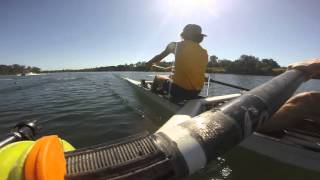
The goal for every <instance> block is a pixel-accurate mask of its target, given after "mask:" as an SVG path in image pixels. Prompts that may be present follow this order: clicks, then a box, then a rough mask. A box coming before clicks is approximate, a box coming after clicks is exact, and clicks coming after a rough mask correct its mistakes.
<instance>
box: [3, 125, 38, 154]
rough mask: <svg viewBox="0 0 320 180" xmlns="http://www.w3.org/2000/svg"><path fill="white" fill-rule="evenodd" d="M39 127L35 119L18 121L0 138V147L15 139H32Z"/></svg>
mask: <svg viewBox="0 0 320 180" xmlns="http://www.w3.org/2000/svg"><path fill="white" fill-rule="evenodd" d="M40 128H41V127H40V125H39V123H38V121H36V120H34V121H25V122H21V123H18V124H17V125H15V126H14V128H13V130H11V132H10V133H8V134H7V135H6V136H5V137H3V138H0V148H2V147H4V146H5V145H7V144H10V143H13V142H16V141H22V140H32V139H33V138H34V136H35V135H36V134H37V133H38V131H39V130H40Z"/></svg>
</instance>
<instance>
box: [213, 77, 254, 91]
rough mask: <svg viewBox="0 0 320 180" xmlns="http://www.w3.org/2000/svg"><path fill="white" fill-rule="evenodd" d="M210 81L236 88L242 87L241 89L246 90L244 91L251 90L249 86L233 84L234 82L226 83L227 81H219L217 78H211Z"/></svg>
mask: <svg viewBox="0 0 320 180" xmlns="http://www.w3.org/2000/svg"><path fill="white" fill-rule="evenodd" d="M210 82H212V83H216V84H221V85H224V86H229V87H232V88H236V89H241V90H244V91H250V89H247V88H244V87H241V86H237V85H233V84H229V83H225V82H221V81H217V80H213V79H210Z"/></svg>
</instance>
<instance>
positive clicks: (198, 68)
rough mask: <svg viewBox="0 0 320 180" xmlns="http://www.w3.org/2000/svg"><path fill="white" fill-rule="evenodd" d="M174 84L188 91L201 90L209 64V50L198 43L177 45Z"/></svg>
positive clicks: (180, 43)
mask: <svg viewBox="0 0 320 180" xmlns="http://www.w3.org/2000/svg"><path fill="white" fill-rule="evenodd" d="M176 44H177V46H176V49H175V72H174V75H173V83H175V84H176V85H178V86H180V87H182V88H184V89H187V90H201V89H202V87H203V84H204V81H205V72H206V67H207V64H208V53H207V50H205V49H203V48H202V47H201V46H200V45H199V44H198V43H195V42H192V41H181V42H179V43H176Z"/></svg>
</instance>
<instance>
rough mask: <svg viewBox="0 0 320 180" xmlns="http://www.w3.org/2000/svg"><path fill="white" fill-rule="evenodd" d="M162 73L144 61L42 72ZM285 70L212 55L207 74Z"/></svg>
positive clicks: (12, 70)
mask: <svg viewBox="0 0 320 180" xmlns="http://www.w3.org/2000/svg"><path fill="white" fill-rule="evenodd" d="M158 65H159V66H162V67H170V66H172V65H173V63H172V62H165V61H164V62H160V63H159V64H158ZM153 70H155V71H163V70H161V69H151V70H150V69H149V68H148V67H147V66H146V62H145V61H139V62H137V63H131V64H122V65H117V66H104V67H96V68H87V69H79V70H69V69H64V70H57V71H43V72H102V71H153ZM285 70H286V68H285V67H280V65H279V64H278V63H277V62H276V61H275V60H273V59H270V58H262V59H260V58H258V57H256V56H252V55H241V56H240V57H239V58H238V59H235V60H229V59H219V58H218V57H217V56H215V55H212V56H210V58H209V62H208V66H207V72H208V73H230V74H250V75H278V74H281V73H282V72H284V71H285ZM25 71H27V72H34V73H39V72H40V71H41V69H40V68H37V67H30V66H28V67H26V66H22V65H18V64H13V65H9V66H6V65H0V74H1V75H4V74H19V73H22V72H25Z"/></svg>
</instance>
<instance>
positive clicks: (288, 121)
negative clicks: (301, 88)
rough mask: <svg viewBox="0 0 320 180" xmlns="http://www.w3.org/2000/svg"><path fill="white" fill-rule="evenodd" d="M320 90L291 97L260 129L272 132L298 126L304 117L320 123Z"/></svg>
mask: <svg viewBox="0 0 320 180" xmlns="http://www.w3.org/2000/svg"><path fill="white" fill-rule="evenodd" d="M319 106H320V92H315V91H313V92H303V93H300V94H297V95H295V96H293V97H291V98H290V99H289V100H288V101H287V102H286V103H285V104H284V105H283V106H282V107H281V108H280V109H279V110H278V111H277V112H276V113H275V114H274V115H273V116H272V117H271V119H270V120H269V121H267V122H265V123H264V124H263V125H262V126H261V127H260V128H258V131H260V132H272V131H279V130H282V129H284V128H290V127H293V126H296V125H297V124H299V123H300V122H302V120H304V119H311V120H314V121H317V122H319V123H320V111H319Z"/></svg>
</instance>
